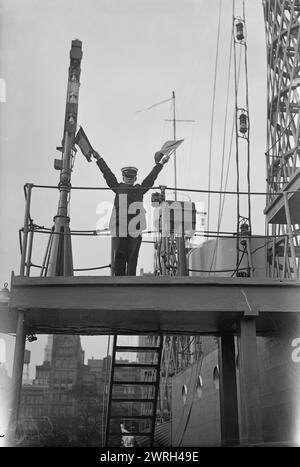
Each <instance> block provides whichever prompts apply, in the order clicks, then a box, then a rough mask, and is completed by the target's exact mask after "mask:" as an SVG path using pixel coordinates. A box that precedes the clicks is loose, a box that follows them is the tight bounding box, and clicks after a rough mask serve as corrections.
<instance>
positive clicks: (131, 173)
mask: <svg viewBox="0 0 300 467" xmlns="http://www.w3.org/2000/svg"><path fill="white" fill-rule="evenodd" d="M137 171H138V169H137V168H136V167H132V166H129V167H123V168H122V169H121V172H122V175H123V176H125V177H136V174H137Z"/></svg>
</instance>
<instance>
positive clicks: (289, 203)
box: [263, 0, 300, 278]
mask: <svg viewBox="0 0 300 467" xmlns="http://www.w3.org/2000/svg"><path fill="white" fill-rule="evenodd" d="M263 7H264V17H265V29H266V42H267V66H268V80H267V86H268V102H267V111H268V114H267V151H266V170H267V193H268V194H267V200H266V208H265V214H266V229H267V234H268V235H269V236H270V238H269V242H268V254H267V264H268V273H269V275H270V276H271V277H280V278H284V277H290V278H298V277H299V252H300V251H299V249H300V247H299V245H300V191H299V190H300V145H299V132H300V115H299V111H300V75H299V70H300V57H299V53H300V27H299V26H300V1H299V0H263Z"/></svg>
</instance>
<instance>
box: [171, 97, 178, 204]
mask: <svg viewBox="0 0 300 467" xmlns="http://www.w3.org/2000/svg"><path fill="white" fill-rule="evenodd" d="M172 99H173V137H174V140H176V110H175V92H174V91H172ZM174 187H175V201H177V161H176V149H175V151H174Z"/></svg>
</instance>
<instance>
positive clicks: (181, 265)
mask: <svg viewBox="0 0 300 467" xmlns="http://www.w3.org/2000/svg"><path fill="white" fill-rule="evenodd" d="M176 244H177V251H178V273H177V275H178V276H187V275H188V274H187V267H186V253H185V239H184V235H182V236H181V237H177V238H176Z"/></svg>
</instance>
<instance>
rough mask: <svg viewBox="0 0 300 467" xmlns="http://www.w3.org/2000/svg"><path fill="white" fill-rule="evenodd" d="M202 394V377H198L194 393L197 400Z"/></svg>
mask: <svg viewBox="0 0 300 467" xmlns="http://www.w3.org/2000/svg"><path fill="white" fill-rule="evenodd" d="M202 392H203V381H202V377H201V376H200V375H199V376H198V378H197V385H196V393H197V396H198V397H199V399H200V397H202Z"/></svg>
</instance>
